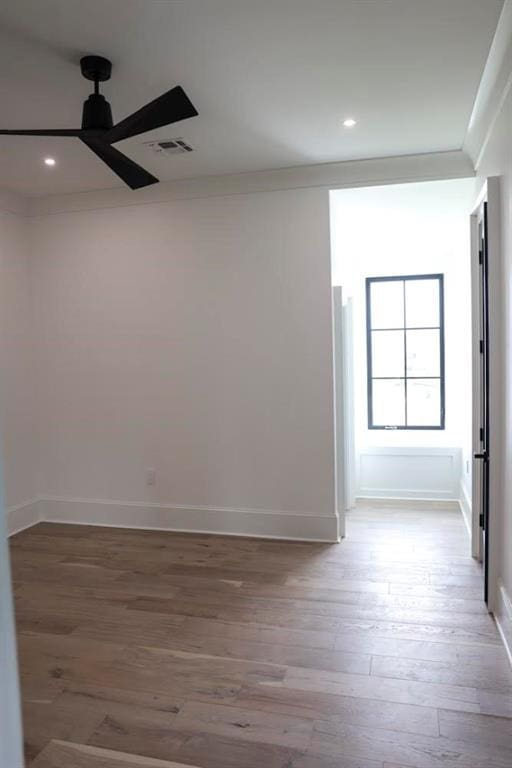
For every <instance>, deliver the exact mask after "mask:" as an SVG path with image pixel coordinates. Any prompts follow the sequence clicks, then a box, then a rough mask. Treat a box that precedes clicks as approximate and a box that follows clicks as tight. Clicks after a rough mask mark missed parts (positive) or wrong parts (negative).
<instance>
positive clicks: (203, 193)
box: [28, 150, 475, 217]
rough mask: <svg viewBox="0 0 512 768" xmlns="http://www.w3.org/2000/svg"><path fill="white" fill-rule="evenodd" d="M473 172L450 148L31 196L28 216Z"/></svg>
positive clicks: (450, 176)
mask: <svg viewBox="0 0 512 768" xmlns="http://www.w3.org/2000/svg"><path fill="white" fill-rule="evenodd" d="M474 175H475V172H474V168H473V165H472V163H471V161H470V159H469V157H468V156H467V155H466V154H465V153H464V152H463V151H462V150H454V151H449V152H433V153H426V154H419V155H403V156H397V157H384V158H373V159H368V160H354V161H349V162H343V163H323V164H321V165H309V166H296V167H293V168H280V169H276V170H270V171H254V172H250V173H239V174H231V175H225V176H206V177H202V178H194V179H181V180H177V181H171V182H161V183H160V184H155V185H153V186H151V187H146V188H144V189H140V190H137V191H136V192H132V191H130V190H128V189H125V188H122V189H110V190H98V191H95V192H80V193H75V194H67V195H50V196H46V197H37V198H30V201H29V209H28V215H29V216H33V217H35V216H47V215H51V214H58V213H71V212H76V211H87V210H95V209H103V208H118V207H124V206H132V205H148V204H154V203H165V202H168V201H172V200H190V199H195V198H204V197H216V196H226V195H240V194H249V193H257V192H275V191H281V190H290V189H301V188H313V187H319V188H325V189H336V188H343V187H357V186H373V185H377V184H396V183H402V182H403V183H405V182H416V181H434V180H440V179H456V178H468V177H471V176H474Z"/></svg>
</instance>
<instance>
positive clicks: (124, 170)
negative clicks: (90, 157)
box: [80, 136, 158, 189]
mask: <svg viewBox="0 0 512 768" xmlns="http://www.w3.org/2000/svg"><path fill="white" fill-rule="evenodd" d="M80 138H81V140H82V141H83V143H84V144H86V145H87V146H88V147H89V149H91V150H92V151H93V152H94V154H95V155H97V156H98V157H99V158H100V160H103V162H104V163H106V164H107V165H108V167H109V168H110V169H111V170H112V171H114V173H115V174H117V176H119V178H120V179H122V180H123V181H124V182H125V184H128V186H129V187H130V188H131V189H140V187H147V186H148V184H156V183H157V182H158V179H157V178H156V177H155V176H153V175H152V174H151V173H148V171H145V170H144V168H141V167H140V165H137V163H134V162H133V160H130V158H129V157H126V155H123V153H122V152H119V150H118V149H116V148H115V147H111V146H110V144H106V143H105V142H104V140H103V139H101V140H99V139H88V138H85V137H83V136H81V137H80Z"/></svg>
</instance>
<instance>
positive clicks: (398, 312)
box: [370, 280, 404, 328]
mask: <svg viewBox="0 0 512 768" xmlns="http://www.w3.org/2000/svg"><path fill="white" fill-rule="evenodd" d="M370 291H371V293H370V301H371V305H370V306H371V318H372V328H403V327H404V284H403V281H402V280H396V281H395V280H393V281H391V282H387V281H384V282H377V283H370Z"/></svg>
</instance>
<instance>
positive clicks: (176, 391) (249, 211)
mask: <svg viewBox="0 0 512 768" xmlns="http://www.w3.org/2000/svg"><path fill="white" fill-rule="evenodd" d="M328 216H329V211H328V194H327V192H326V191H323V190H291V191H286V192H271V193H261V194H250V195H237V196H231V197H216V198H208V199H198V200H189V201H173V202H168V203H154V204H148V205H140V206H137V205H133V204H132V205H129V206H124V207H123V206H121V207H114V208H108V209H104V210H92V211H81V212H76V213H61V214H58V215H48V216H41V217H37V218H35V219H34V220H33V222H32V233H31V236H32V242H33V246H34V254H33V265H32V268H33V269H32V279H33V289H34V300H35V325H36V329H37V331H36V333H37V335H36V348H37V367H36V376H37V381H38V383H39V386H40V391H39V396H40V411H41V422H40V430H41V441H42V446H43V450H42V451H41V455H40V461H39V467H38V489H39V492H40V494H41V495H42V496H43V497H45V498H50V499H52V501H51V502H50V503H49V506H48V505H46V507H45V514H46V513H47V512H48V510H49V513H50V515H51V516H54V517H55V516H57V517H59V516H64V517H65V518H66V519H69V518H70V516H71V518H72V517H73V515H74V514H75V512H76V515H77V516H79V517H80V516H83V515H84V514H85V515H86V516H88V517H89V519H91V515H92V516H94V515H96V514H97V515H98V516H99V517H97V518H94V517H93V518H92V519H100V518H101V514H103V515H106V516H107V519H109V517H108V516H109V514H110V513H112V514H114V516H117V520H118V521H121V522H122V521H123V520H125V519H126V515H127V514H128V515H129V516H130V522H131V523H132V524H139V525H144V524H149V525H151V524H156V525H160V524H161V525H162V526H163V527H167V526H169V527H180V528H197V527H200V528H201V527H205V528H208V529H213V530H228V531H229V530H232V531H235V532H249V533H262V534H265V533H266V534H272V533H275V534H276V535H290V536H294V535H295V536H297V537H302V536H304V537H309V536H313V537H319V538H322V537H323V538H335V537H336V535H337V529H336V517H335V502H334V436H333V392H332V386H333V385H332V338H331V305H330V286H331V281H330V255H329V221H328ZM147 468H155V470H156V484H155V485H154V486H148V485H147V484H146V469H147ZM77 500H81V501H80V502H79V501H77ZM83 500H85V501H87V502H94V501H96V500H104V501H109V502H115V504H113V505H111V506H110V508H108V507H103V509H102V510H101V512H97V510H96V508H95V505H94V504H90V505H89V506H84V504H83V503H82V502H83ZM127 504H128V505H134V506H132V507H131V508H129V509H128V510H127V508H126V505H127ZM152 505H153V506H152ZM155 505H156V506H155ZM158 505H160V506H158ZM73 510H75V512H74V511H73ZM246 513H252V514H246ZM251 526H253V528H252V527H251Z"/></svg>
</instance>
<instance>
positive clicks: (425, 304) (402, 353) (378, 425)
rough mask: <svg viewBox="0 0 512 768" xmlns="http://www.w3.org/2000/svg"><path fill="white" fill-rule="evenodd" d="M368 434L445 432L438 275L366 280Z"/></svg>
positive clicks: (441, 291) (440, 283)
mask: <svg viewBox="0 0 512 768" xmlns="http://www.w3.org/2000/svg"><path fill="white" fill-rule="evenodd" d="M366 340H367V341H366V343H367V358H368V428H369V429H444V415H445V414H444V289H443V275H407V276H405V277H404V276H401V277H367V278H366Z"/></svg>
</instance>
